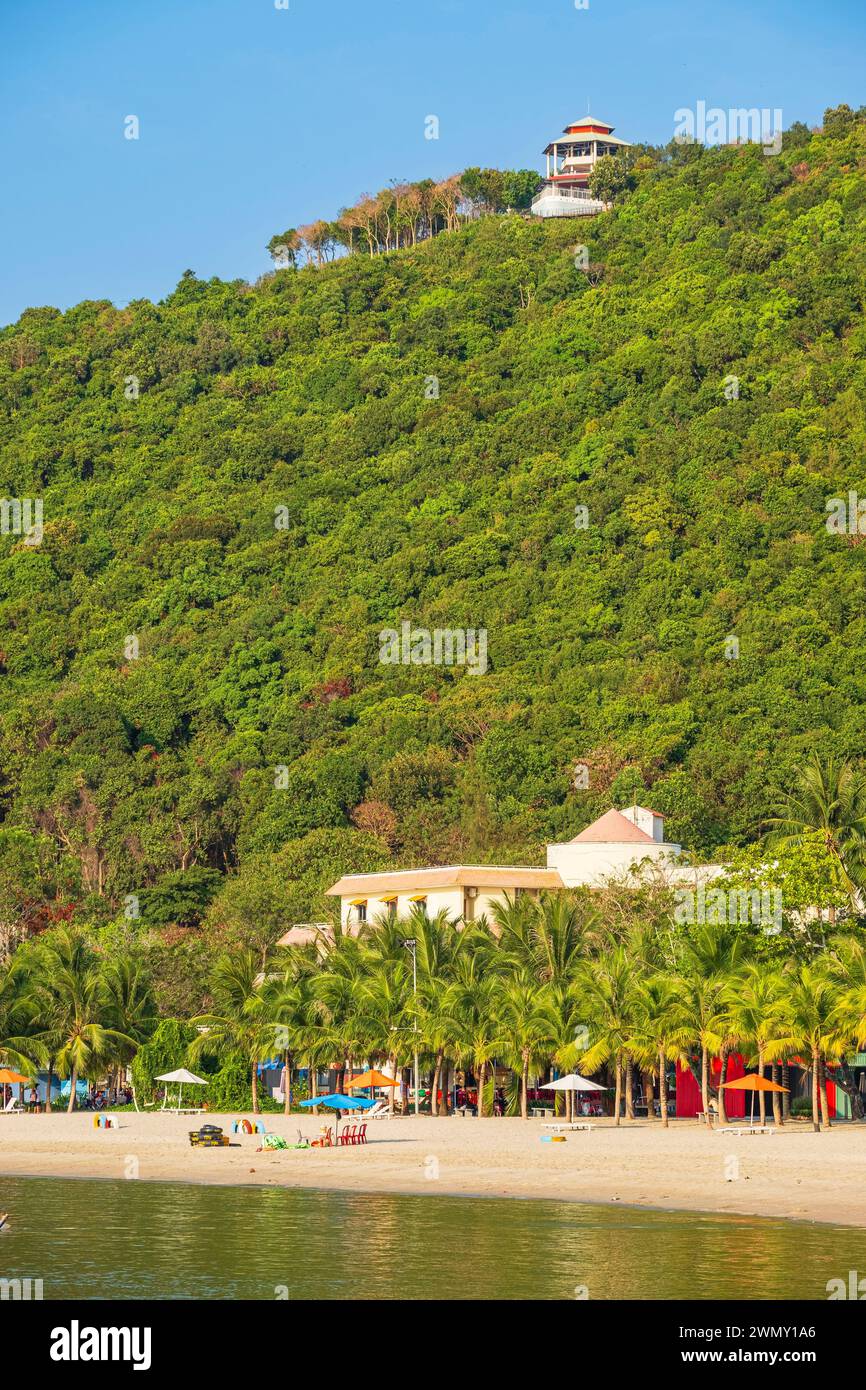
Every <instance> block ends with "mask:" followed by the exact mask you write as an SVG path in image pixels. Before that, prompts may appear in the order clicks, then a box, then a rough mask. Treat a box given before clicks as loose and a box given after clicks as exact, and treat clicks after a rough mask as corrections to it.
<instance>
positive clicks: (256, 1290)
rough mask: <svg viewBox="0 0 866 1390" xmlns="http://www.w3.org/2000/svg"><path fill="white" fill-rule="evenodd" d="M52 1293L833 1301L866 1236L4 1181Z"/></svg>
mask: <svg viewBox="0 0 866 1390" xmlns="http://www.w3.org/2000/svg"><path fill="white" fill-rule="evenodd" d="M7 1209H8V1210H9V1212H10V1213H11V1217H10V1226H11V1229H8V1230H4V1231H0V1277H4V1278H7V1279H12V1278H28V1277H29V1278H31V1279H37V1278H41V1279H42V1280H43V1282H44V1297H45V1298H46V1299H63V1298H86V1299H94V1298H197V1299H225V1298H230V1299H273V1298H274V1297H275V1296H276V1294H275V1290H276V1289H277V1287H278V1286H285V1289H286V1293H285V1294H284V1295H283V1296H287V1297H289V1298H291V1299H335V1298H355V1299H374V1298H375V1299H384V1298H388V1297H389V1296H395V1297H400V1298H424V1299H429V1298H434V1299H435V1298H455V1297H456V1298H466V1299H469V1298H485V1299H511V1298H530V1299H571V1298H573V1297H574V1296H575V1287H576V1286H577V1285H586V1286H587V1287H588V1290H589V1295H590V1297H591V1298H593V1299H607V1298H628V1299H643V1298H672V1299H682V1298H755V1299H768V1298H782V1299H792V1298H807V1299H825V1298H826V1296H827V1295H826V1283H827V1280H828V1279H832V1278H847V1274H848V1270H850V1269H859V1270H860V1271H861V1272H862V1273H864V1274H866V1232H863V1231H858V1230H854V1229H851V1228H848V1227H841V1226H810V1225H805V1224H794V1223H789V1222H782V1221H760V1220H755V1219H753V1218H750V1217H709V1216H695V1215H691V1214H686V1213H679V1212H675V1213H670V1212H656V1211H640V1210H635V1209H634V1208H621V1207H603V1206H580V1205H573V1204H571V1203H565V1202H535V1201H532V1202H521V1201H496V1200H493V1201H491V1200H482V1199H475V1198H461V1197H383V1196H369V1197H368V1196H361V1195H358V1194H354V1193H339V1192H319V1191H300V1190H296V1191H290V1190H287V1189H282V1190H275V1189H273V1188H271V1189H268V1190H265V1189H262V1188H252V1187H196V1186H184V1185H180V1184H171V1183H143V1182H86V1181H67V1180H59V1179H52V1178H0V1210H7Z"/></svg>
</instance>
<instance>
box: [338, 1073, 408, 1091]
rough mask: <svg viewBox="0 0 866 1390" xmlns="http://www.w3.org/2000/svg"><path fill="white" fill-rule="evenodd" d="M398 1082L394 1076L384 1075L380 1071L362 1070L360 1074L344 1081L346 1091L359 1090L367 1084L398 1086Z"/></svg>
mask: <svg viewBox="0 0 866 1390" xmlns="http://www.w3.org/2000/svg"><path fill="white" fill-rule="evenodd" d="M399 1085H400V1082H399V1081H398V1080H397V1078H396V1077H394V1076H385V1075H384V1074H383V1073H382V1072H380V1071H364V1072H362V1073H361V1075H360V1076H353V1077H352V1080H351V1081H347V1082H346V1090H347V1091H355V1090H359V1089H361V1088H362V1087H367V1086H399Z"/></svg>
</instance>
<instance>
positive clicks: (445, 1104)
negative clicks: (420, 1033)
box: [442, 1058, 451, 1120]
mask: <svg viewBox="0 0 866 1390" xmlns="http://www.w3.org/2000/svg"><path fill="white" fill-rule="evenodd" d="M442 1114H443V1115H444V1116H445V1118H446V1120H447V1118H448V1116H449V1115H450V1114H451V1063H450V1062H449V1061H448V1059H447V1058H446V1059H445V1062H444V1064H443V1066H442Z"/></svg>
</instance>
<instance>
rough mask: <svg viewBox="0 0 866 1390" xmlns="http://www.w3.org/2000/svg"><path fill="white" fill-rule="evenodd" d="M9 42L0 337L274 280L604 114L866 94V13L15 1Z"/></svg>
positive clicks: (825, 6)
mask: <svg viewBox="0 0 866 1390" xmlns="http://www.w3.org/2000/svg"><path fill="white" fill-rule="evenodd" d="M0 51H2V53H3V56H4V80H3V84H2V89H0V134H2V147H3V151H4V179H3V193H2V216H0V324H5V323H9V322H11V321H12V320H14V319H15V318H17V316H18V314H19V313H20V312H21V311H22V310H23V309H24V308H26V307H28V306H30V305H42V304H54V305H57V306H58V307H60V308H67V307H68V306H69V305H71V304H75V303H77V302H78V301H80V300H82V299H105V298H107V299H112V300H113V301H114V302H115V303H119V304H122V303H126V302H127V301H128V300H130V299H135V298H139V297H142V296H147V297H149V298H152V299H159V298H161V297H162V296H163V295H165V294H167V293H169V292H170V291H171V289H172V288H173V286H174V285H175V284H176V283H177V280H178V279H179V277H180V275H181V274H182V272H183V271H184V270H185V269H186V268H187V267H190V268H192V269H193V270H195V271H196V272H197V274H199V275H201V276H206V277H208V276H211V275H219V276H222V277H224V278H226V279H234V278H236V277H239V276H240V277H244V278H248V279H254V278H255V277H256V276H258V275H259V274H261V273H262V272H263V271H265V270H267V269H269V267H270V261H269V258H268V256H267V253H266V252H265V250H264V247H265V244H266V242H267V241H268V238H269V237H270V236H271V235H272V233H274V232H277V231H282V230H284V229H285V228H286V227H287V226H297V225H299V224H300V223H303V222H305V221H309V220H311V219H312V218H314V217H316V216H326V217H328V216H334V215H335V214H336V213H337V211H338V210H339V208H340V207H341V206H344V205H345V204H347V203H350V202H353V201H354V200H355V199H356V198H357V197H358V196H359V195H360V194H361V193H363V192H367V191H375V190H376V189H378V188H381V187H383V186H385V185H386V184H387V183H388V181H389V180H390V179H392V178H399V179H403V178H413V179H414V178H423V177H425V176H431V177H440V176H444V175H446V174H449V173H453V172H455V171H456V170H458V169H462V168H465V167H466V166H467V165H470V164H491V165H499V166H501V167H538V168H539V169H540V168H541V167H542V160H541V154H540V152H541V150H542V148H543V147H544V145H545V144H546V143H547V141H548V140H549V139H551V138H552V137H553V136H554V135H555V134H557V133H558V132H559V131H560V130H561V129H562V127H563V126H564V125H565V124H566V122H567V121H569V120H572V119H574V118H575V117H576V116H580V115H583V114H585V112H586V110H587V104H588V103H589V105H590V106H591V109H592V113H593V114H594V115H596V116H598V117H600V118H602V119H607V120H608V121H611V122H613V123H614V124H615V126H616V128H617V132H618V133H619V134H620V135H622V136H623V137H624V138H626V139H636V140H650V141H653V142H660V141H666V140H668V139H669V138H670V137H671V135H672V133H673V128H674V120H673V113H674V111H675V110H676V109H677V108H679V107H688V106H694V104H695V102H696V101H698V100H699V99H703V100H705V101H706V102H707V103H708V105H711V106H712V105H717V106H721V107H724V108H728V107H730V106H748V107H751V106H760V107H764V106H767V107H770V108H776V107H781V109H782V110H783V112H784V120H785V124H786V125H788V124H790V123H791V121H792V120H795V119H802V120H806V121H807V122H809V123H810V124H811V123H814V122H816V121H818V120H819V119H820V117H821V113H822V111H823V110H824V108H825V106H827V105H831V104H832V105H835V104H836V103H837V102H839V101H848V102H850V103H851V105H855V106H856V105H860V104H864V103H866V77H864V73H866V63H864V58H866V3H864V0H822V3H820V4H819V3H818V0H784V3H783V4H772V3H766V0H763V3H758V2H757V0H750V3H745V0H712V3H705V0H686V3H684V0H590V5H589V9H588V10H577V9H576V8H575V3H574V0H289V8H288V9H287V10H278V9H277V8H276V6H275V0H139V3H132V2H131V0H65V2H64V3H53V2H52V3H43V2H42V0H28V3H21V0H0ZM129 115H135V116H137V117H138V118H139V121H140V138H139V139H138V140H137V141H133V140H127V139H125V138H124V133H123V131H124V118H125V117H126V116H129ZM429 115H436V116H438V118H439V121H440V138H439V140H437V141H433V140H426V139H425V138H424V121H425V117H427V116H429Z"/></svg>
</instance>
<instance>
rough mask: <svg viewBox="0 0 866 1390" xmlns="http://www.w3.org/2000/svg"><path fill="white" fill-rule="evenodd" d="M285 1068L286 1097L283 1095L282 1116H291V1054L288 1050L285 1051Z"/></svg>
mask: <svg viewBox="0 0 866 1390" xmlns="http://www.w3.org/2000/svg"><path fill="white" fill-rule="evenodd" d="M285 1067H286V1095H285V1101H284V1104H283V1114H284V1115H291V1113H292V1054H291V1052H289V1051H288V1049H286V1056H285Z"/></svg>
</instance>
